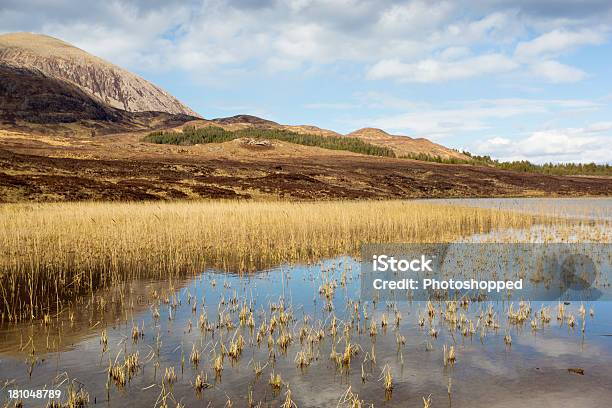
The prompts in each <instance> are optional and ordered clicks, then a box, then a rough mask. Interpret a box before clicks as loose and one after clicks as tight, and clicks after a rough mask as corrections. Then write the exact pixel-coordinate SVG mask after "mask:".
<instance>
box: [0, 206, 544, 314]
mask: <svg viewBox="0 0 612 408" xmlns="http://www.w3.org/2000/svg"><path fill="white" fill-rule="evenodd" d="M537 221H538V220H537V219H536V217H533V216H529V215H524V214H522V215H521V214H517V213H512V212H504V211H497V210H488V209H478V208H470V207H457V206H450V205H441V204H431V203H427V202H410V201H375V202H373V201H361V202H354V201H351V202H345V201H339V202H319V203H314V202H313V203H304V202H280V201H274V202H256V201H245V202H237V201H201V202H163V203H109V202H79V203H51V204H6V205H3V206H0V230H1V231H2V234H1V235H0V293H1V297H0V299H2V305H1V306H0V312H1V315H0V319H1V321H6V320H9V321H19V320H24V319H32V318H38V317H41V316H43V315H45V314H48V313H50V312H52V311H57V310H61V309H62V307H63V306H64V304H65V302H68V301H70V300H71V299H74V297H75V296H77V295H79V294H90V293H93V292H94V291H95V290H96V289H98V288H101V287H105V286H109V285H112V284H114V283H119V282H123V281H126V280H131V279H136V278H153V279H157V278H159V279H168V278H172V277H178V276H184V275H186V274H194V273H199V272H201V271H202V270H203V269H204V268H207V267H211V268H217V269H220V270H224V271H230V272H238V273H248V272H252V271H255V270H258V269H262V268H266V267H272V266H276V265H279V264H283V263H291V262H311V261H315V260H318V259H322V258H325V257H333V256H338V255H357V254H358V251H359V248H360V246H361V244H363V243H367V242H446V241H451V240H455V239H457V238H459V237H461V236H465V235H469V234H474V233H484V232H489V231H491V230H492V229H494V228H495V229H505V228H525V227H528V226H530V225H533V224H534V223H536V222H537Z"/></svg>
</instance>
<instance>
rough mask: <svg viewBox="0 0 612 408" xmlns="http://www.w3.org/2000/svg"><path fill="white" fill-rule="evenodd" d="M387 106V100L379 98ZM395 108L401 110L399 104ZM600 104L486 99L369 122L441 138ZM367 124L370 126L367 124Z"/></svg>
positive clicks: (456, 103)
mask: <svg viewBox="0 0 612 408" xmlns="http://www.w3.org/2000/svg"><path fill="white" fill-rule="evenodd" d="M375 101H379V102H380V103H384V102H385V99H384V98H380V99H378V98H377V99H375ZM394 105H395V106H397V107H398V108H401V104H399V103H398V101H394ZM598 107H599V105H598V104H597V103H594V102H591V101H588V100H582V99H522V98H509V99H483V100H475V101H457V102H454V103H451V104H450V105H447V106H443V107H440V106H438V107H432V106H426V107H424V106H416V105H414V106H413V107H412V109H410V106H409V105H406V108H407V109H410V112H408V113H402V114H398V115H388V116H384V117H379V118H370V119H368V120H367V123H369V124H370V125H372V126H376V127H380V128H383V129H387V130H390V131H399V132H401V133H408V134H409V135H417V136H418V135H420V136H424V137H427V138H433V139H434V140H436V139H438V140H439V139H441V138H444V137H447V136H450V135H457V134H460V133H464V132H474V131H482V130H487V129H492V128H495V127H496V126H498V124H497V121H498V120H500V119H508V118H513V117H518V116H529V115H537V116H542V115H546V114H554V115H557V114H561V113H563V114H568V113H570V112H583V111H590V110H594V109H597V108H598ZM363 124H364V125H365V124H366V123H363Z"/></svg>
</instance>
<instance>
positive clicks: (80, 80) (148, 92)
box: [0, 33, 198, 116]
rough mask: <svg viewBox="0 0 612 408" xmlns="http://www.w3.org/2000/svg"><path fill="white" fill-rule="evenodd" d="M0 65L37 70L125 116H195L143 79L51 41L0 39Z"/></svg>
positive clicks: (34, 37) (41, 37)
mask: <svg viewBox="0 0 612 408" xmlns="http://www.w3.org/2000/svg"><path fill="white" fill-rule="evenodd" d="M0 64H2V65H5V66H9V67H13V68H22V69H27V70H37V71H40V72H41V73H43V74H44V75H45V76H47V77H49V78H52V79H56V80H60V81H65V82H68V83H70V84H72V85H74V86H76V87H78V88H79V89H80V90H82V91H83V92H84V93H86V94H87V95H89V96H91V97H93V98H95V99H97V100H99V101H100V102H101V103H103V104H105V105H107V106H109V107H113V108H117V109H122V110H125V111H128V112H145V111H156V112H167V113H172V114H187V115H192V116H198V115H197V114H196V113H195V112H194V111H192V110H191V109H189V108H188V107H187V106H185V105H183V104H182V103H181V102H180V101H179V100H178V99H176V98H175V97H173V96H172V95H170V94H169V93H168V92H166V91H164V90H163V89H161V88H159V87H157V86H155V85H153V84H152V83H150V82H148V81H146V80H144V79H143V78H141V77H139V76H137V75H135V74H133V73H131V72H129V71H127V70H125V69H122V68H120V67H118V66H116V65H113V64H111V63H109V62H107V61H105V60H103V59H101V58H98V57H96V56H93V55H91V54H89V53H87V52H85V51H83V50H81V49H79V48H77V47H74V46H72V45H70V44H68V43H65V42H63V41H61V40H58V39H56V38H53V37H49V36H46V35H39V34H31V33H13V34H4V35H0Z"/></svg>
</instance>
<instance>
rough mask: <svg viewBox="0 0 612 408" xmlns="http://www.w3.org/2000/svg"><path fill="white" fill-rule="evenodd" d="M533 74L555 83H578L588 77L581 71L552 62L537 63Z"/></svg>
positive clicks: (532, 67)
mask: <svg viewBox="0 0 612 408" xmlns="http://www.w3.org/2000/svg"><path fill="white" fill-rule="evenodd" d="M531 72H533V73H534V74H535V75H537V76H540V77H542V78H545V79H546V80H548V81H549V82H553V83H562V82H578V81H581V80H583V79H584V78H586V76H587V74H586V72H584V71H582V70H581V69H578V68H574V67H570V66H569V65H565V64H561V63H560V62H557V61H552V60H548V61H540V62H536V63H535V64H533V65H532V66H531Z"/></svg>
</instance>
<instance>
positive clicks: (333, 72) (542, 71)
mask: <svg viewBox="0 0 612 408" xmlns="http://www.w3.org/2000/svg"><path fill="white" fill-rule="evenodd" d="M0 21H2V23H0V31H2V32H13V31H32V32H40V33H45V34H48V35H52V36H56V37H58V38H61V39H63V40H65V41H68V42H70V43H73V44H75V45H77V46H79V47H81V48H83V49H84V50H86V51H89V52H91V53H93V54H95V55H98V56H100V57H103V58H105V59H107V60H109V61H111V62H114V63H116V64H118V65H120V66H122V67H125V68H128V69H130V70H132V71H134V72H136V73H138V74H140V75H142V76H143V77H144V78H146V79H148V80H150V81H152V82H154V83H156V84H158V85H160V86H161V87H163V88H165V89H166V90H168V91H169V92H171V93H172V94H174V95H175V96H177V97H178V98H179V99H181V100H182V101H183V102H185V103H186V104H187V105H189V106H190V107H191V108H193V109H194V110H196V111H197V112H199V113H200V114H202V115H203V116H204V117H206V118H214V117H220V116H230V115H235V114H239V113H245V114H253V115H257V116H261V117H264V118H267V119H271V120H275V121H277V122H280V123H285V124H313V125H317V126H320V127H323V128H328V129H332V130H335V131H338V132H341V133H348V132H350V131H352V130H356V129H358V128H361V127H366V126H371V127H379V128H382V129H384V130H386V131H388V132H390V133H394V134H402V135H409V136H413V137H426V138H429V139H431V140H434V141H436V142H439V143H441V144H444V145H446V146H450V147H454V148H458V149H467V150H469V151H472V152H474V153H479V154H490V155H492V156H493V157H496V158H500V159H504V160H514V159H529V160H531V161H535V162H548V161H553V162H558V161H596V162H608V163H612V155H611V154H610V151H611V150H612V149H610V145H611V143H612V78H611V75H610V71H611V69H610V66H611V65H612V44H611V42H610V40H611V34H612V33H611V30H612V3H610V2H609V1H599V0H590V1H582V2H576V1H563V0H561V1H550V0H532V1H527V0H525V1H520V0H519V1H505V0H492V1H478V0H476V1H470V2H461V1H456V2H423V1H388V0H327V1H319V0H286V1H266V0H243V1H223V0H213V1H209V0H205V1H194V2H185V1H172V0H169V1H157V0H153V1H144V0H143V1H119V0H117V1H109V2H91V3H89V4H87V3H83V2H79V1H75V0H56V1H53V2H48V1H46V2H45V1H15V0H5V1H3V2H2V5H0Z"/></svg>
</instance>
